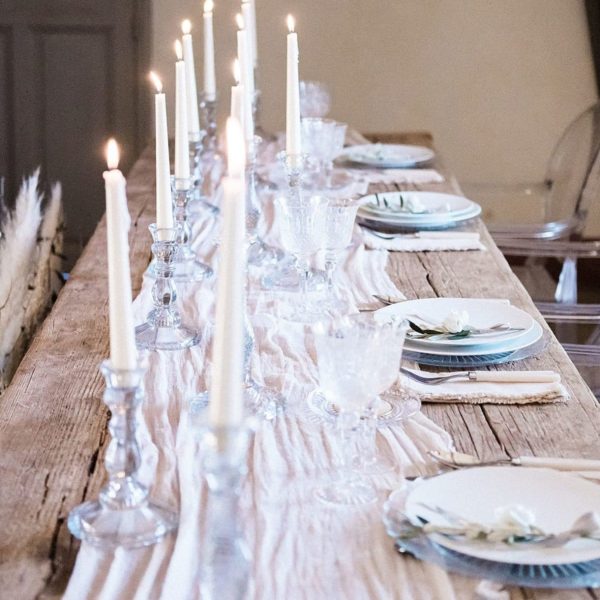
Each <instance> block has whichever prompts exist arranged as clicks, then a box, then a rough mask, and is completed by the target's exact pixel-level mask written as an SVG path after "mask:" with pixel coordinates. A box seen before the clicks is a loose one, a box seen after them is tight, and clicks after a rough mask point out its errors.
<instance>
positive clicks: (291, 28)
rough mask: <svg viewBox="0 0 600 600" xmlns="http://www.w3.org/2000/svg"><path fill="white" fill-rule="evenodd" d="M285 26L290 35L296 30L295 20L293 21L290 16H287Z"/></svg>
mask: <svg viewBox="0 0 600 600" xmlns="http://www.w3.org/2000/svg"><path fill="white" fill-rule="evenodd" d="M287 26H288V31H289V32H290V33H294V31H295V29H296V19H294V17H292V15H288V16H287Z"/></svg>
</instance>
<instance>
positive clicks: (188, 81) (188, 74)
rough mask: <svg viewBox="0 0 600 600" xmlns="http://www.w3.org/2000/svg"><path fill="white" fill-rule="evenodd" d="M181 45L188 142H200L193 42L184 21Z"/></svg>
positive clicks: (189, 23)
mask: <svg viewBox="0 0 600 600" xmlns="http://www.w3.org/2000/svg"><path fill="white" fill-rule="evenodd" d="M181 31H182V33H183V36H182V37H181V40H182V43H183V62H184V64H185V93H186V98H187V120H188V134H189V139H190V141H193V142H197V141H199V140H200V117H199V115H198V87H197V85H196V65H195V61H194V42H193V41H192V34H191V31H192V23H191V22H190V20H189V19H185V20H184V21H183V22H182V23H181Z"/></svg>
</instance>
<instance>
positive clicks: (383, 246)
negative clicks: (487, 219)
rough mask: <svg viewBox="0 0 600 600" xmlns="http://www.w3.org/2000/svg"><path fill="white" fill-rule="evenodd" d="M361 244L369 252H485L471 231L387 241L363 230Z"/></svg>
mask: <svg viewBox="0 0 600 600" xmlns="http://www.w3.org/2000/svg"><path fill="white" fill-rule="evenodd" d="M381 235H387V234H385V233H382V234H381ZM390 235H392V234H390ZM363 242H364V244H365V246H366V247H367V248H370V249H371V250H390V251H392V252H427V251H432V252H442V251H447V250H485V246H484V245H483V244H482V243H481V242H480V241H479V234H478V233H477V232H473V231H418V232H417V233H415V234H406V235H404V234H400V235H394V238H393V239H391V240H387V239H383V238H382V237H379V236H377V235H374V234H372V233H371V232H369V231H367V230H364V229H363Z"/></svg>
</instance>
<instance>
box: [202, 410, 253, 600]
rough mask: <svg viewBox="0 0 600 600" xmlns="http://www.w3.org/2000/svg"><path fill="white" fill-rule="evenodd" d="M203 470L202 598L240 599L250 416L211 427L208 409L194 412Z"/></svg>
mask: <svg viewBox="0 0 600 600" xmlns="http://www.w3.org/2000/svg"><path fill="white" fill-rule="evenodd" d="M197 417H198V418H197V420H196V421H195V423H196V425H199V434H200V445H201V456H202V470H203V475H204V477H205V479H206V483H207V485H208V498H207V502H206V513H205V522H204V535H203V539H202V544H201V545H202V552H201V555H200V556H201V564H200V581H201V592H202V597H206V598H208V599H210V600H213V599H214V600H217V599H218V600H238V599H239V598H244V597H245V596H246V593H247V591H248V588H249V585H250V566H251V553H250V549H249V547H248V544H247V543H246V540H245V538H244V533H243V529H242V523H241V520H240V496H241V491H242V485H243V482H244V479H245V477H246V474H247V472H248V466H247V460H248V451H249V446H250V442H251V439H252V434H253V429H252V427H251V421H243V422H242V423H241V424H239V425H229V426H220V427H215V426H213V425H212V424H210V423H208V422H207V421H208V419H207V411H206V410H205V411H204V413H203V414H201V415H199V416H197Z"/></svg>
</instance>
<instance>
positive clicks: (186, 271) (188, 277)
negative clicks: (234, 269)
mask: <svg viewBox="0 0 600 600" xmlns="http://www.w3.org/2000/svg"><path fill="white" fill-rule="evenodd" d="M213 274H214V271H213V270H212V269H211V268H210V267H209V266H208V265H205V264H204V263H201V262H200V261H199V260H195V259H192V260H182V261H180V262H176V263H175V275H174V279H175V281H177V282H179V283H188V282H191V281H204V280H205V279H209V278H210V277H212V276H213Z"/></svg>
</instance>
